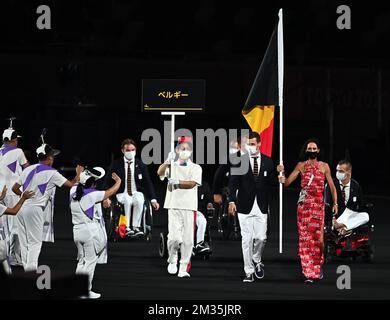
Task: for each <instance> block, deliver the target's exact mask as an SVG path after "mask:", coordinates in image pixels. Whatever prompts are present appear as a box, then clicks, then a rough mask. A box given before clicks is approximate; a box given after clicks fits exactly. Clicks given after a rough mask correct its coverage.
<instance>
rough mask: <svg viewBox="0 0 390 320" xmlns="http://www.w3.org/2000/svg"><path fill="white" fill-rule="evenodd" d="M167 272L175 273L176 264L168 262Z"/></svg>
mask: <svg viewBox="0 0 390 320" xmlns="http://www.w3.org/2000/svg"><path fill="white" fill-rule="evenodd" d="M168 273H169V274H176V273H177V264H176V263H170V264H168Z"/></svg>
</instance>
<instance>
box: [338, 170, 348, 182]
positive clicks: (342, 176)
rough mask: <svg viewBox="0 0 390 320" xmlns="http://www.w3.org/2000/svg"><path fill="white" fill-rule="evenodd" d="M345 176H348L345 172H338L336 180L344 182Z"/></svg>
mask: <svg viewBox="0 0 390 320" xmlns="http://www.w3.org/2000/svg"><path fill="white" fill-rule="evenodd" d="M345 176H346V174H345V172H338V171H337V172H336V178H337V180H339V181H343V180H344V179H345Z"/></svg>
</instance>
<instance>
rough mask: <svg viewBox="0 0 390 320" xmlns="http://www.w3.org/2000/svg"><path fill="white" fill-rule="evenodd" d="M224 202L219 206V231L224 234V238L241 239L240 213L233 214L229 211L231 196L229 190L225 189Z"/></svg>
mask: <svg viewBox="0 0 390 320" xmlns="http://www.w3.org/2000/svg"><path fill="white" fill-rule="evenodd" d="M222 196H223V201H222V204H221V205H220V206H219V208H218V218H217V223H218V232H219V233H221V234H222V238H223V239H224V240H228V239H230V238H231V239H233V240H239V239H241V232H240V223H239V221H238V215H237V214H236V215H234V216H231V215H230V214H229V212H228V209H229V198H228V192H227V190H224V192H223V194H222Z"/></svg>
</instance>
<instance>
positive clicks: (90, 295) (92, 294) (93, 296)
mask: <svg viewBox="0 0 390 320" xmlns="http://www.w3.org/2000/svg"><path fill="white" fill-rule="evenodd" d="M101 296H102V295H101V294H100V293H96V292H93V291H89V292H88V294H87V295H85V296H81V297H80V299H99V298H100V297H101Z"/></svg>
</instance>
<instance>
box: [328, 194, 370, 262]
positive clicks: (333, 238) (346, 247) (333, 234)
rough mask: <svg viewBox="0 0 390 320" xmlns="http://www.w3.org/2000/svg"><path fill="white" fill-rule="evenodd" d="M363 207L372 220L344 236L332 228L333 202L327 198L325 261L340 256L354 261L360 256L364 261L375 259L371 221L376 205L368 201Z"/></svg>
mask: <svg viewBox="0 0 390 320" xmlns="http://www.w3.org/2000/svg"><path fill="white" fill-rule="evenodd" d="M363 208H364V210H365V211H366V212H367V213H368V214H369V216H370V221H369V222H367V223H366V224H363V225H361V226H359V227H357V228H355V229H353V230H352V232H351V233H350V234H348V235H346V236H342V235H339V234H338V232H337V231H335V230H333V228H332V209H331V204H330V203H329V202H328V201H327V199H325V226H324V258H325V263H330V262H331V261H333V260H334V259H338V258H339V259H349V260H352V261H356V260H357V259H358V258H360V259H361V260H362V261H364V262H372V261H373V260H374V254H375V246H374V244H373V243H372V236H373V232H374V225H373V224H372V222H371V219H372V211H373V208H374V205H373V204H372V203H366V204H365V205H364V206H363Z"/></svg>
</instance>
